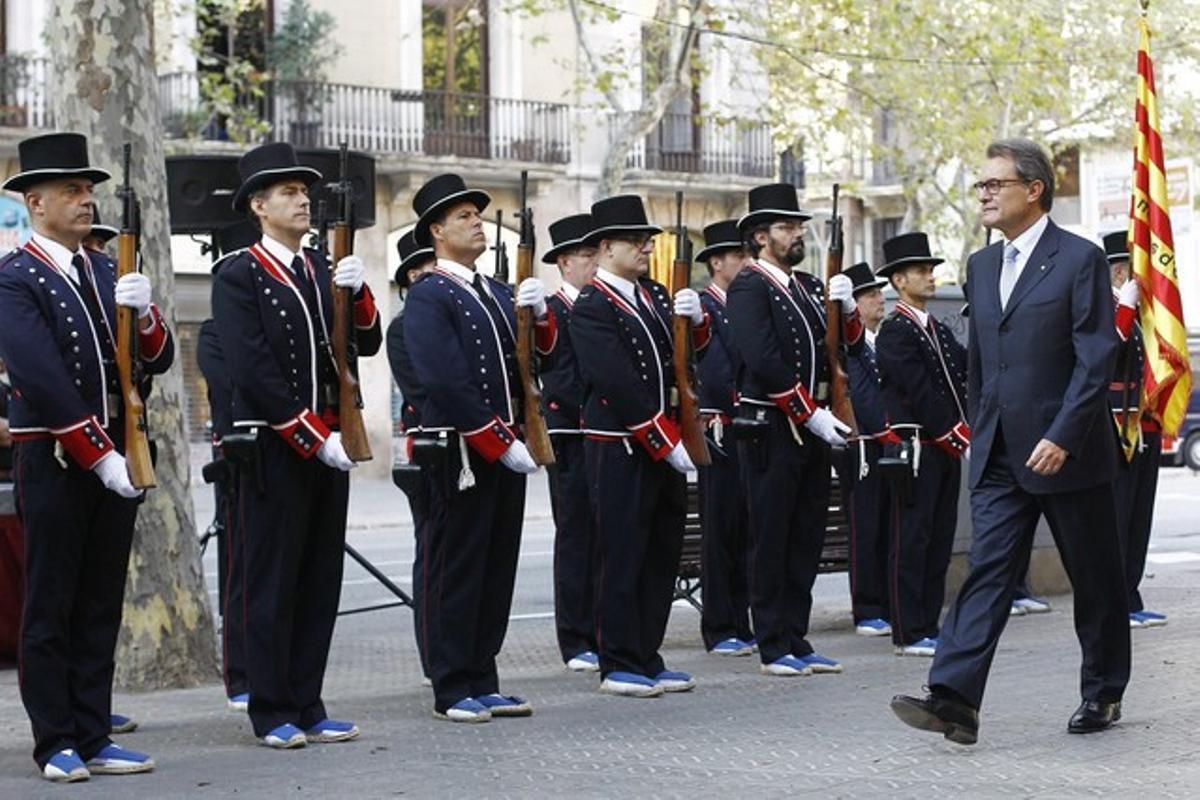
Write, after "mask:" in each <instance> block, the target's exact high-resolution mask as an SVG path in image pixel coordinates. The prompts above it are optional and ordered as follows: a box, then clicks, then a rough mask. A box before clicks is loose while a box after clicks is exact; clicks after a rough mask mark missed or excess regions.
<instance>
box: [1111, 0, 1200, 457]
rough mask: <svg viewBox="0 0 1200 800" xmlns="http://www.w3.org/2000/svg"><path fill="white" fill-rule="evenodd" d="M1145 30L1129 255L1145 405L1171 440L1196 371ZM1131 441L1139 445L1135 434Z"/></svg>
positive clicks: (1141, 45)
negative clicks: (1181, 290) (1178, 271)
mask: <svg viewBox="0 0 1200 800" xmlns="http://www.w3.org/2000/svg"><path fill="white" fill-rule="evenodd" d="M1139 26H1140V30H1141V36H1140V42H1139V46H1138V55H1137V71H1138V79H1137V110H1136V113H1135V123H1134V126H1135V131H1134V133H1135V137H1136V142H1137V144H1136V146H1135V148H1134V158H1133V197H1132V200H1131V204H1130V212H1129V244H1130V250H1129V254H1130V257H1131V259H1132V265H1133V274H1134V277H1135V278H1136V280H1137V282H1138V288H1139V289H1140V290H1141V292H1140V294H1141V303H1140V305H1141V311H1140V317H1141V323H1142V336H1143V339H1144V340H1145V347H1146V367H1145V373H1144V374H1143V376H1142V403H1141V408H1142V409H1143V412H1144V413H1148V414H1150V415H1152V416H1153V417H1154V418H1156V419H1158V420H1159V421H1161V422H1162V426H1163V432H1164V433H1166V434H1167V435H1171V436H1173V435H1175V434H1176V433H1177V432H1178V431H1179V426H1180V424H1181V423H1182V422H1183V418H1184V414H1185V413H1186V412H1187V405H1188V397H1189V396H1190V394H1191V391H1192V370H1191V365H1190V364H1189V363H1188V349H1187V328H1185V327H1184V324H1183V303H1182V301H1181V300H1180V296H1179V280H1178V277H1177V274H1176V263H1175V242H1174V239H1173V237H1172V235H1171V217H1170V215H1169V213H1168V212H1169V203H1168V199H1167V176H1166V170H1165V169H1164V166H1163V164H1164V160H1165V159H1164V158H1163V145H1162V137H1161V135H1160V128H1159V121H1158V95H1157V93H1156V90H1155V87H1154V64H1153V62H1152V61H1151V59H1150V26H1149V25H1148V24H1147V23H1146V19H1145V17H1144V16H1143V17H1142V18H1141V19H1140V20H1139ZM1126 424H1127V425H1128V424H1132V425H1133V426H1136V425H1137V420H1136V419H1131V420H1126ZM1134 430H1136V427H1135V428H1134ZM1132 440H1133V441H1136V434H1135V435H1134V436H1133V437H1132Z"/></svg>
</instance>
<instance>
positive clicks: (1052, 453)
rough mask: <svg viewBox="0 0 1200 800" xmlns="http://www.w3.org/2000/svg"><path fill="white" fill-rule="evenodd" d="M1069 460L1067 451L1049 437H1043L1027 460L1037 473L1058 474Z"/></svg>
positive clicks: (1026, 464)
mask: <svg viewBox="0 0 1200 800" xmlns="http://www.w3.org/2000/svg"><path fill="white" fill-rule="evenodd" d="M1066 461H1067V451H1066V450H1064V449H1062V448H1061V447H1059V446H1058V445H1056V444H1055V443H1054V442H1052V441H1050V440H1049V439H1042V440H1041V441H1040V442H1038V443H1037V447H1035V448H1033V454H1032V455H1030V456H1029V460H1028V461H1026V462H1025V466H1027V467H1029V468H1030V469H1031V470H1033V471H1034V473H1035V474H1037V475H1057V474H1058V472H1059V470H1061V469H1062V468H1063V464H1065V463H1066Z"/></svg>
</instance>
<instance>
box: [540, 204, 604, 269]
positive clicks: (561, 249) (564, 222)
mask: <svg viewBox="0 0 1200 800" xmlns="http://www.w3.org/2000/svg"><path fill="white" fill-rule="evenodd" d="M592 227H593V226H592V215H591V214H572V215H571V216H569V217H563V218H562V219H560V220H556V221H555V222H551V223H550V241H551V242H552V243H553V244H554V246H553V247H551V248H550V249H549V250H547V251H546V252H545V253H543V254H542V263H545V264H553V263H555V262H556V261H558V257H559V256H560V255H562V254H563V253H565V252H566V251H568V250H571V249H572V248H575V247H583V246H584V243H583V240H584V239H586V238H587V235H588V234H589V233H591V232H592Z"/></svg>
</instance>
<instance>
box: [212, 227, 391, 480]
mask: <svg viewBox="0 0 1200 800" xmlns="http://www.w3.org/2000/svg"><path fill="white" fill-rule="evenodd" d="M305 255H306V257H307V260H308V272H309V279H310V281H311V284H312V285H313V286H314V287H316V289H317V294H316V299H317V308H316V309H310V308H309V307H308V305H307V303H306V302H305V301H304V298H303V295H302V294H301V290H300V289H299V288H298V286H297V279H296V277H295V276H294V275H293V273H292V270H291V268H290V265H287V266H285V265H283V264H280V263H279V261H277V260H276V259H275V258H274V257H273V256H272V255H271V254H270V253H268V252H267V251H266V250H265V249H264V248H263V246H262V244H261V243H259V244H256V245H254V246H253V247H250V248H247V249H245V250H241V251H238V252H236V253H233V254H231V255H230V256H229V258H228V261H226V262H225V263H224V265H223V266H222V267H221V269H220V271H219V272H218V273H217V275H216V278H215V279H214V280H213V293H212V306H213V321H214V323H215V324H216V327H217V334H218V335H219V337H220V340H221V350H222V352H223V353H224V354H225V360H226V364H227V368H228V370H229V376H230V379H231V381H232V383H233V426H234V427H235V428H256V427H265V426H268V425H269V426H270V427H271V428H272V429H273V430H275V431H276V432H277V433H278V434H279V435H280V436H282V437H283V438H284V440H285V441H287V443H288V444H289V445H291V446H292V449H294V450H295V451H296V452H297V453H298V454H299V455H300V456H302V457H303V458H310V457H311V456H313V455H314V454H315V453H316V452H317V451H318V450H319V449H320V448H321V445H322V444H324V442H325V440H326V439H327V438H329V433H330V431H331V430H332V427H331V426H332V425H333V424H335V420H333V419H332V417H331V416H330V415H329V414H326V415H325V416H324V417H322V416H321V412H323V411H326V409H325V408H324V405H325V404H324V398H323V397H321V396H320V395H321V392H322V378H321V375H322V374H325V375H329V374H330V372H329V369H328V368H329V367H331V365H332V360H333V353H332V350H331V349H330V348H329V346H328V345H326V346H324V347H322V346H321V345H320V344H319V343H320V342H322V341H324V342H329V341H330V339H329V335H328V331H329V330H330V329H331V328H332V326H333V294H332V290H331V288H330V269H329V262H328V260H327V259H326V257H325V255H324V254H322V253H320V252H318V251H316V250H305ZM354 326H355V334H356V337H355V338H356V339H357V342H358V353H359V355H361V356H372V355H374V354H375V353H376V352H378V351H379V345H380V344H381V343H382V341H383V335H382V332H381V329H380V324H379V312H378V311H377V310H376V308H375V301H374V299H373V297H372V295H371V290H370V289H369V288H368V287H367V285H366V284H363V288H362V290H361V291H360V292H359V294H358V296H357V297H356V298H355V302H354ZM322 362H324V363H322ZM335 380H336V378H335Z"/></svg>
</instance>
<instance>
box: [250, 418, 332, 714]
mask: <svg viewBox="0 0 1200 800" xmlns="http://www.w3.org/2000/svg"><path fill="white" fill-rule="evenodd" d="M258 446H259V458H260V459H262V464H261V470H260V473H261V475H262V480H263V485H262V487H260V486H259V485H258V477H257V476H255V475H252V474H249V473H250V472H252V470H242V471H241V472H242V475H241V482H240V484H239V505H240V507H241V515H242V522H243V525H242V526H241V533H242V536H243V541H244V552H245V556H246V558H245V562H244V568H245V569H244V572H243V581H244V584H245V585H244V587H243V592H244V593H245V611H246V617H245V624H246V632H245V636H246V677H247V679H248V682H249V684H250V722H251V724H252V725H253V727H254V735H255V736H265V735H266V734H267V733H269V732H270V731H271V730H273V729H274V728H276V727H278V726H280V725H283V724H285V723H291V724H293V725H297V726H299V727H300V728H301V729H308V728H310V727H312V726H313V725H315V724H316V723H318V722H321V721H322V720H324V719H325V718H326V717H327V715H326V713H325V705H324V704H323V703H322V701H321V687H322V685H323V684H324V682H325V665H326V661H327V660H328V657H329V643H330V641H331V640H332V638H333V626H334V622H335V621H336V620H337V610H338V601H339V598H340V597H341V591H342V566H343V562H344V560H345V547H344V545H345V542H346V504H347V502H348V501H349V491H350V476H349V475H347V474H346V473H344V472H340V471H338V470H335V469H332V468H330V467H328V466H326V465H325V464H323V463H322V462H321V461H320V460H318V459H317V458H316V456H313V457H312V458H310V459H303V458H300V457H299V456H298V455H297V454H296V452H295V451H294V450H292V448H291V447H290V446H289V445H288V444H287V443H286V442H285V441H284V440H283V439H282V438H280V437H279V436H278V435H276V434H275V433H274V432H273V431H269V430H263V431H259V441H258Z"/></svg>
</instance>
